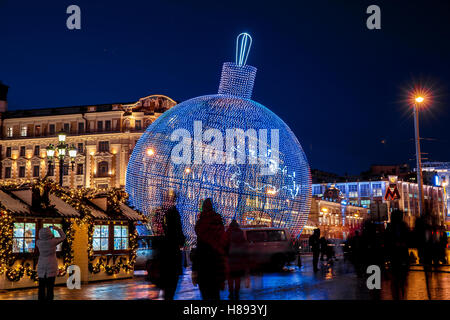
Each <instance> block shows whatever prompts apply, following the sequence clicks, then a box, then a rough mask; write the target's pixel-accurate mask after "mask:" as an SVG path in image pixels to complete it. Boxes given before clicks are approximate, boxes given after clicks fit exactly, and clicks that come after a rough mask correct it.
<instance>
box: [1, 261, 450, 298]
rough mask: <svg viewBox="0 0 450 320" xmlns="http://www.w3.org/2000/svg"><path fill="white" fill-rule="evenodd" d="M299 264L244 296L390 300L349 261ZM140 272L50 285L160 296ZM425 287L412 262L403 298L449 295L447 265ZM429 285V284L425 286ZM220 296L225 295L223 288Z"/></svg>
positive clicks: (84, 294)
mask: <svg viewBox="0 0 450 320" xmlns="http://www.w3.org/2000/svg"><path fill="white" fill-rule="evenodd" d="M302 262H303V266H302V267H301V268H299V267H298V266H296V265H295V266H294V265H292V266H289V267H288V268H286V269H285V271H283V272H275V273H264V274H254V275H252V276H251V282H250V287H249V288H245V286H244V283H242V290H241V299H243V300H336V299H345V300H370V299H381V300H389V299H392V294H391V281H390V280H389V279H387V278H384V277H383V279H382V282H381V290H369V289H368V288H367V286H366V278H364V277H362V278H358V277H357V276H356V275H355V272H354V269H353V266H352V265H351V264H350V263H348V262H346V261H344V260H343V259H339V260H338V261H336V262H334V263H333V265H327V264H326V263H325V262H321V263H322V266H321V268H320V270H319V271H318V272H316V273H314V272H313V271H312V266H311V257H310V256H306V257H303V259H302ZM145 274H146V272H145V271H138V272H136V273H135V277H134V278H133V279H126V280H115V281H105V282H97V283H89V284H83V285H82V287H81V289H80V290H69V289H67V288H66V287H65V286H57V287H56V288H55V300H134V299H155V300H157V299H161V295H160V291H159V290H158V288H156V287H155V286H154V285H153V284H151V283H150V282H148V281H146V280H145ZM428 274H429V277H428V287H427V281H426V277H425V272H424V270H423V267H422V266H412V267H411V271H410V272H409V274H408V279H407V287H406V291H405V294H406V297H405V298H406V299H408V300H428V299H432V300H450V266H441V267H439V268H438V269H436V270H434V271H433V272H429V273H428ZM427 288H428V289H427ZM221 298H222V299H224V300H227V299H228V293H227V291H226V290H225V291H222V293H221ZM36 299H37V289H20V290H13V291H0V300H36ZM175 299H179V300H198V299H200V292H199V290H198V287H194V286H193V285H192V283H191V271H190V269H189V268H187V269H185V272H184V274H183V276H182V277H181V279H180V283H179V286H178V290H177V293H176V295H175Z"/></svg>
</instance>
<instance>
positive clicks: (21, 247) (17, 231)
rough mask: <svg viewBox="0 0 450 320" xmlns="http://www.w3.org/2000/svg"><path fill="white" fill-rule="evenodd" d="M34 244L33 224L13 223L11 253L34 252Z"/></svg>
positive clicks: (34, 232)
mask: <svg viewBox="0 0 450 320" xmlns="http://www.w3.org/2000/svg"><path fill="white" fill-rule="evenodd" d="M35 244H36V224H35V223H24V222H15V223H14V239H13V253H23V252H34V248H35Z"/></svg>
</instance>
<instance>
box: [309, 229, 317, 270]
mask: <svg viewBox="0 0 450 320" xmlns="http://www.w3.org/2000/svg"><path fill="white" fill-rule="evenodd" d="M309 246H310V248H311V251H312V253H313V270H314V272H316V271H318V270H319V268H318V267H317V264H318V262H319V255H320V229H319V228H317V229H314V232H313V234H312V235H311V236H310V237H309Z"/></svg>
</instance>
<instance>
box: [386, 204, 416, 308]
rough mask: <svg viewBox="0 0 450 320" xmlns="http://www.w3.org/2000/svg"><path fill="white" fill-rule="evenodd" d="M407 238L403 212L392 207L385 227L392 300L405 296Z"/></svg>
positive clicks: (408, 235) (407, 263)
mask: <svg viewBox="0 0 450 320" xmlns="http://www.w3.org/2000/svg"><path fill="white" fill-rule="evenodd" d="M409 239H410V234H409V229H408V226H407V224H406V223H405V222H404V221H403V212H402V211H400V210H399V209H394V210H393V211H392V213H391V222H390V223H389V224H388V226H387V228H386V250H387V255H388V257H389V261H390V266H391V267H390V269H391V275H392V281H391V290H392V297H393V299H394V300H398V299H404V298H405V287H406V279H407V276H408V270H409V253H408V244H409Z"/></svg>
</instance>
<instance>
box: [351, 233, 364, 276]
mask: <svg viewBox="0 0 450 320" xmlns="http://www.w3.org/2000/svg"><path fill="white" fill-rule="evenodd" d="M349 247H350V251H351V261H352V262H353V265H354V266H355V270H356V274H357V275H358V276H362V274H363V268H364V254H365V252H364V244H363V239H362V237H361V235H360V234H359V231H358V230H356V231H355V235H354V236H353V237H352V238H351V239H350V244H349Z"/></svg>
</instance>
